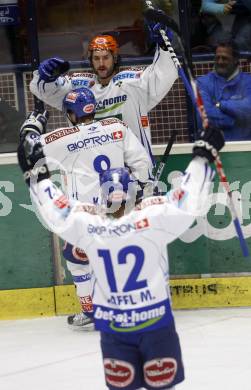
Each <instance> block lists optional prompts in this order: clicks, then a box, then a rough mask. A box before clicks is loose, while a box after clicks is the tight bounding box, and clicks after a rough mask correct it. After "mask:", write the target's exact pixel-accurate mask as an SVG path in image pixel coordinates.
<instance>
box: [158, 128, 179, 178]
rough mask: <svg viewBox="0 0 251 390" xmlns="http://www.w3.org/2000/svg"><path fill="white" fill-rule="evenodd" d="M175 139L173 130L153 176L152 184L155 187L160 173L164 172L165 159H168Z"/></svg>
mask: <svg viewBox="0 0 251 390" xmlns="http://www.w3.org/2000/svg"><path fill="white" fill-rule="evenodd" d="M175 138H176V131H175V130H173V131H172V133H171V137H170V139H169V141H168V144H167V146H166V149H165V152H164V154H163V156H162V158H161V160H160V162H159V165H158V169H157V171H156V173H155V175H154V184H155V186H157V185H158V182H159V180H160V178H161V175H162V173H163V171H164V168H165V165H166V162H167V159H168V157H169V155H170V151H171V149H172V146H173V143H174V141H175Z"/></svg>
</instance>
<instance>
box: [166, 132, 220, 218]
mask: <svg viewBox="0 0 251 390" xmlns="http://www.w3.org/2000/svg"><path fill="white" fill-rule="evenodd" d="M223 146H224V138H223V134H222V132H221V130H219V129H214V128H209V129H207V130H206V131H203V132H202V133H201V136H200V139H198V140H197V141H195V143H194V147H193V159H192V161H191V162H190V163H189V165H188V167H187V169H186V171H185V173H184V176H183V179H182V183H181V186H180V188H178V189H175V190H172V191H170V192H169V193H168V194H167V197H168V200H169V202H170V203H172V204H173V205H175V206H176V207H177V208H179V209H180V210H183V211H185V212H187V213H190V214H192V215H194V216H196V215H205V214H206V212H207V210H208V207H209V202H208V194H209V191H210V184H211V182H212V179H213V177H214V171H213V170H212V168H211V167H210V165H209V164H210V163H212V162H214V160H215V158H216V157H217V155H218V151H219V150H221V149H222V147H223Z"/></svg>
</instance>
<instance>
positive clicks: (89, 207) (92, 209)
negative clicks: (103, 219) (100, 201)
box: [74, 203, 98, 215]
mask: <svg viewBox="0 0 251 390" xmlns="http://www.w3.org/2000/svg"><path fill="white" fill-rule="evenodd" d="M78 212H85V213H88V214H92V215H97V214H98V212H97V207H96V206H95V205H93V204H91V203H82V204H79V205H77V206H76V207H75V209H74V213H78Z"/></svg>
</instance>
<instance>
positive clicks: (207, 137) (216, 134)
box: [193, 127, 225, 163]
mask: <svg viewBox="0 0 251 390" xmlns="http://www.w3.org/2000/svg"><path fill="white" fill-rule="evenodd" d="M224 145H225V141H224V136H223V132H222V130H220V129H217V128H215V127H209V128H208V129H206V130H203V131H202V132H201V134H200V138H199V139H198V140H197V141H195V143H194V146H193V156H194V157H195V156H200V157H205V158H206V159H207V160H208V161H209V162H210V163H211V162H214V160H215V159H216V157H217V156H218V152H219V151H220V150H221V149H222V148H223V146H224Z"/></svg>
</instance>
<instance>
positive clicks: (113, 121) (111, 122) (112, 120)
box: [99, 118, 125, 126]
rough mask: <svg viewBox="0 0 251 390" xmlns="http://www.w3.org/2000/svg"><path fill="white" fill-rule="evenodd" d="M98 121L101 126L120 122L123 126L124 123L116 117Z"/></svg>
mask: <svg viewBox="0 0 251 390" xmlns="http://www.w3.org/2000/svg"><path fill="white" fill-rule="evenodd" d="M99 122H100V123H101V125H102V126H107V125H112V124H113V123H120V124H123V125H124V126H125V123H124V122H122V121H121V120H120V119H118V118H107V119H101V120H100V121H99Z"/></svg>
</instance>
